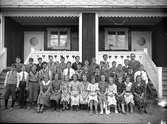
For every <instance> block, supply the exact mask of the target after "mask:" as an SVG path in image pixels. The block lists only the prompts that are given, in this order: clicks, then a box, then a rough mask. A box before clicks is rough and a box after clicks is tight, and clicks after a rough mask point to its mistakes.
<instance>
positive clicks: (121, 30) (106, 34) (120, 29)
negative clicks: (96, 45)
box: [104, 28, 129, 51]
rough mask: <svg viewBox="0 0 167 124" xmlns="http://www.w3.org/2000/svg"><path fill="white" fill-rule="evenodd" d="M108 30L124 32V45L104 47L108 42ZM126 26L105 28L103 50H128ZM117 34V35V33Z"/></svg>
mask: <svg viewBox="0 0 167 124" xmlns="http://www.w3.org/2000/svg"><path fill="white" fill-rule="evenodd" d="M108 32H125V45H126V46H124V47H122V48H117V47H113V48H111V49H109V46H108V49H106V43H107V42H108V41H107V40H108ZM128 35H129V34H128V28H105V43H104V51H128V50H129V39H128ZM117 36H118V35H117Z"/></svg>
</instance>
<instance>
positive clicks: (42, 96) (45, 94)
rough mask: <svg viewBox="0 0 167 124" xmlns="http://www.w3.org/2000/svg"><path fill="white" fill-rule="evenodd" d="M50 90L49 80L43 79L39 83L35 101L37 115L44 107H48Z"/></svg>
mask: <svg viewBox="0 0 167 124" xmlns="http://www.w3.org/2000/svg"><path fill="white" fill-rule="evenodd" d="M50 88H51V80H49V78H46V77H44V78H43V79H42V80H41V82H40V93H39V96H38V101H37V103H38V107H37V112H38V113H40V112H41V113H42V112H43V109H44V106H45V105H46V106H49V97H50Z"/></svg>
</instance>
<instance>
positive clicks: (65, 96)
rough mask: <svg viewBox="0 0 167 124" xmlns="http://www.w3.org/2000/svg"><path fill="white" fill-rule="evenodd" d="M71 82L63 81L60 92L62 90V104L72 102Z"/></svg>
mask: <svg viewBox="0 0 167 124" xmlns="http://www.w3.org/2000/svg"><path fill="white" fill-rule="evenodd" d="M68 85H69V82H65V81H62V83H61V86H60V90H61V101H60V102H61V103H62V102H68V104H69V102H70V92H69V86H68Z"/></svg>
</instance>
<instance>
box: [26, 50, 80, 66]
mask: <svg viewBox="0 0 167 124" xmlns="http://www.w3.org/2000/svg"><path fill="white" fill-rule="evenodd" d="M49 56H53V61H59V62H60V57H61V56H63V57H64V58H65V62H67V61H70V62H75V56H80V53H79V51H37V50H31V52H30V54H29V56H28V57H27V59H26V60H25V62H24V64H27V63H28V60H29V58H30V57H31V58H33V59H34V62H35V63H37V61H38V58H39V57H41V58H42V60H43V61H46V62H48V61H49Z"/></svg>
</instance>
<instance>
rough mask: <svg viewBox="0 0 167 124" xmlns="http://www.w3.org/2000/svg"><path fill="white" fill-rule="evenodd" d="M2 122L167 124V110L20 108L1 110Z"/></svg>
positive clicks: (153, 107)
mask: <svg viewBox="0 0 167 124" xmlns="http://www.w3.org/2000/svg"><path fill="white" fill-rule="evenodd" d="M0 109H1V110H0V122H15V123H35V122H36V123H150V124H153V123H156V124H163V123H162V121H165V122H167V109H165V108H161V107H159V106H155V105H154V106H152V107H151V108H150V109H149V113H147V114H140V113H137V112H134V113H127V114H121V113H118V114H115V113H111V114H110V115H100V114H98V115H96V114H90V113H89V112H88V111H86V110H80V111H78V112H76V111H72V110H68V111H59V112H58V111H54V110H53V109H47V110H45V111H44V113H42V114H39V113H36V111H35V109H31V110H28V109H20V108H18V106H16V107H15V109H14V110H13V111H9V110H4V109H3V107H1V108H0ZM164 124H165V123H164Z"/></svg>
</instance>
